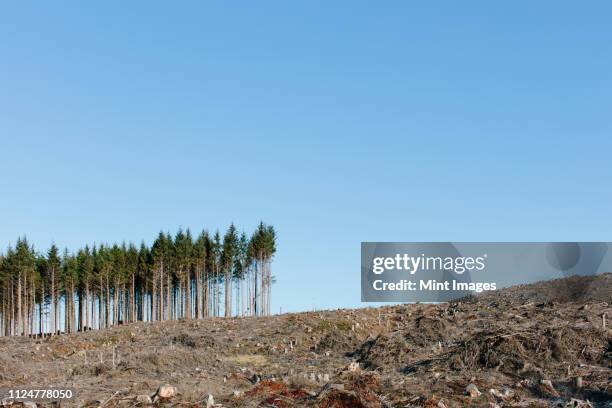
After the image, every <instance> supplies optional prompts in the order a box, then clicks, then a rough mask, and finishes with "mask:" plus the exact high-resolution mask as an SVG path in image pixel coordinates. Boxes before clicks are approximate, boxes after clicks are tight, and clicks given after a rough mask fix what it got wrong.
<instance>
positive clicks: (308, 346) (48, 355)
mask: <svg viewBox="0 0 612 408" xmlns="http://www.w3.org/2000/svg"><path fill="white" fill-rule="evenodd" d="M611 302H612V274H605V275H599V276H597V277H572V278H569V279H563V280H557V281H551V282H542V283H537V284H534V285H524V286H517V287H513V288H509V289H506V290H502V291H498V292H495V293H491V294H487V295H484V296H477V297H470V298H466V299H463V300H461V301H458V302H452V303H445V304H438V305H425V304H415V305H400V306H391V307H382V308H365V309H358V310H336V311H323V312H308V313H299V314H285V315H281V316H273V317H267V318H259V319H252V318H247V319H239V318H236V319H206V320H200V321H180V322H162V323H135V324H128V325H124V326H120V327H115V328H112V329H108V330H104V331H100V332H87V333H79V334H75V335H64V336H59V337H53V338H50V339H44V340H41V339H28V338H0V388H7V387H35V388H44V387H50V386H54V387H70V388H73V389H74V390H76V391H77V398H76V399H75V400H73V401H69V402H63V403H62V404H61V406H64V407H69V406H87V407H100V406H103V407H105V408H109V407H119V406H125V407H131V406H137V403H136V396H137V395H141V394H147V395H150V396H152V395H153V394H154V393H155V391H156V389H157V387H158V386H159V385H161V384H166V383H167V384H170V385H173V386H175V387H176V388H177V389H178V395H177V396H175V397H173V398H171V399H170V400H168V401H160V402H158V403H157V405H160V406H185V407H206V404H207V400H208V396H209V394H212V395H213V396H214V400H215V403H216V404H217V405H218V406H223V407H278V408H281V407H295V406H305V407H324V408H332V407H335V408H344V407H356V408H359V407H364V408H384V407H439V408H442V407H448V408H450V407H489V406H491V407H493V406H499V407H505V406H517V407H518V406H520V407H532V406H533V407H549V406H559V407H565V406H568V407H570V406H579V405H577V404H579V403H580V402H579V401H578V402H577V401H573V402H571V399H572V398H575V399H576V400H582V401H587V400H589V401H590V404H591V406H594V407H597V406H600V407H606V406H607V407H612V329H611V328H612V306H611V305H610V303H611ZM604 314H606V315H607V322H608V324H607V327H606V328H604V327H603V319H602V315H604ZM357 363H358V364H357ZM578 377H580V378H581V380H582V385H581V387H580V388H578V387H577V386H576V383H577V381H579V380H578ZM547 380H549V381H550V382H551V384H552V388H550V387H549V386H548V381H547ZM469 384H474V385H476V387H477V388H478V390H479V391H480V392H481V395H479V396H468V395H466V392H465V390H466V387H467V386H468V385H469ZM583 403H584V404H586V402H583ZM43 405H44V404H43ZM47 405H50V404H47ZM39 406H40V404H39ZM584 406H589V405H584Z"/></svg>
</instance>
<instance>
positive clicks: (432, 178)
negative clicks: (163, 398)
mask: <svg viewBox="0 0 612 408" xmlns="http://www.w3.org/2000/svg"><path fill="white" fill-rule="evenodd" d="M221 3H223V2H214V3H213V2H208V3H205V2H199V1H198V2H180V3H173V4H170V3H168V2H149V1H147V2H144V1H142V2H106V1H105V2H100V3H99V4H98V5H97V6H96V5H92V4H87V5H84V4H83V3H82V2H72V3H68V2H61V3H54V4H53V5H51V4H49V3H43V2H39V3H33V2H28V4H25V3H24V2H12V3H3V4H2V6H1V8H0V38H1V40H0V191H1V193H0V194H1V195H0V246H2V248H5V247H6V246H7V245H8V243H9V241H12V242H14V241H15V238H16V237H17V236H19V235H23V234H27V236H28V238H29V239H30V240H31V241H32V242H33V243H34V244H35V245H36V247H37V248H39V249H44V250H46V248H47V247H48V245H49V244H50V242H51V241H55V242H56V243H57V244H58V245H60V246H67V247H69V248H72V249H74V248H76V247H78V246H79V245H82V244H84V243H91V242H93V241H97V242H100V241H111V242H112V241H121V240H128V241H129V240H132V241H135V242H139V241H140V240H141V239H143V238H145V239H147V240H150V239H152V238H153V237H154V236H155V234H156V233H157V232H158V231H159V230H160V229H164V230H171V231H175V230H176V229H177V227H179V226H183V227H190V228H191V229H192V230H194V231H199V230H200V229H201V228H202V227H208V228H215V227H220V228H226V227H227V225H228V224H229V223H230V222H232V221H233V222H235V223H236V224H237V225H239V226H241V227H245V228H246V229H247V231H248V232H250V231H251V230H252V229H253V228H254V227H255V225H256V224H257V222H258V221H259V220H263V221H265V222H268V223H272V224H274V225H275V226H276V227H277V229H278V235H279V248H278V256H277V259H276V260H275V262H274V265H273V270H274V273H275V274H276V275H277V277H278V284H277V285H276V287H275V289H274V294H273V309H274V311H278V309H279V308H280V307H282V308H283V310H284V311H285V310H292V311H293V310H306V309H312V308H313V307H317V308H332V307H353V306H359V305H360V291H359V282H360V279H359V275H360V269H359V262H360V256H359V251H360V242H361V241H377V240H380V241H428V240H435V241H440V240H441V241H447V240H448V241H460V240H477V241H483V240H521V241H522V240H545V241H548V240H572V241H574V240H605V241H607V240H611V238H612V235H611V231H612V211H611V208H612V206H611V204H612V188H611V186H610V180H611V177H610V176H611V175H612V164H611V157H610V156H611V152H612V149H611V147H612V141H611V137H612V109H611V108H612V97H611V95H612V26H611V25H610V17H611V16H612V5H611V4H610V2H606V1H600V2H598V1H593V2H588V3H584V2H582V3H577V2H560V1H538V2H533V1H522V2H520V1H517V2H496V3H495V4H493V3H491V2H485V1H483V2H456V1H449V2H436V3H435V4H434V3H433V2H421V3H420V4H417V3H415V2H405V1H400V2H385V3H384V4H382V5H381V4H378V5H377V4H376V3H375V2H360V1H345V2H341V1H339V2H334V4H333V5H330V2H326V1H325V2H323V1H322V2H301V3H298V2H291V3H289V2H282V1H278V2H271V1H263V2H257V3H255V2H234V3H232V4H231V5H230V3H224V4H221Z"/></svg>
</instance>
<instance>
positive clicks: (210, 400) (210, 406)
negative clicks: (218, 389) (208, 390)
mask: <svg viewBox="0 0 612 408" xmlns="http://www.w3.org/2000/svg"><path fill="white" fill-rule="evenodd" d="M214 406H215V399H214V398H213V396H212V394H208V400H206V408H214Z"/></svg>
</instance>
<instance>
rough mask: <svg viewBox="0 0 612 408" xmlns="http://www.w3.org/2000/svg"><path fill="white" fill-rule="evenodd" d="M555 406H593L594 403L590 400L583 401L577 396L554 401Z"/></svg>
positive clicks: (566, 407) (565, 407)
mask: <svg viewBox="0 0 612 408" xmlns="http://www.w3.org/2000/svg"><path fill="white" fill-rule="evenodd" d="M552 406H554V407H561V408H593V405H592V404H591V403H590V402H589V401H583V400H579V399H576V398H571V399H569V400H567V399H560V400H557V401H555V402H554V405H552Z"/></svg>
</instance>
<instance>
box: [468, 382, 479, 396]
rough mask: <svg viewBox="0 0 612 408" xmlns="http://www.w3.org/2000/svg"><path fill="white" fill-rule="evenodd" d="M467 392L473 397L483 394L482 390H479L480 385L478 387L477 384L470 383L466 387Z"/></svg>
mask: <svg viewBox="0 0 612 408" xmlns="http://www.w3.org/2000/svg"><path fill="white" fill-rule="evenodd" d="M465 394H466V395H469V396H470V397H471V398H476V397H480V396H481V395H482V392H480V391H479V390H478V387H476V385H474V384H470V385H468V386H467V387H465Z"/></svg>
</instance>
